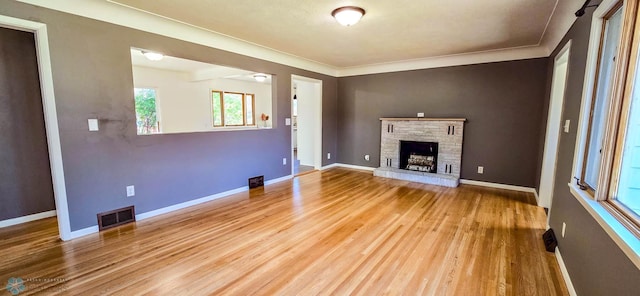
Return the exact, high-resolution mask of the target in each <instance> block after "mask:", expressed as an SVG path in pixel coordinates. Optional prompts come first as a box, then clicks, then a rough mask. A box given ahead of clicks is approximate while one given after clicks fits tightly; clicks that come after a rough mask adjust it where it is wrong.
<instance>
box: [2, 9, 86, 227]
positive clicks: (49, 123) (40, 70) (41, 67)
mask: <svg viewBox="0 0 640 296" xmlns="http://www.w3.org/2000/svg"><path fill="white" fill-rule="evenodd" d="M0 28H6V29H12V30H17V31H22V32H29V33H31V34H33V38H34V40H32V41H31V46H34V47H35V53H36V59H37V66H36V67H37V69H36V72H37V76H38V83H37V84H36V85H35V86H34V88H35V89H36V92H38V91H39V93H40V95H41V102H42V103H41V104H42V105H41V106H40V108H41V110H40V111H43V112H38V113H39V114H40V116H41V117H42V118H43V120H44V130H45V133H46V146H47V147H46V150H47V152H48V158H49V159H48V164H49V174H50V175H49V178H50V184H51V185H52V188H53V196H54V202H55V215H56V216H57V220H58V230H59V233H60V238H61V239H62V240H70V239H72V238H74V233H72V232H71V225H70V221H69V209H68V207H67V193H66V186H65V180H64V169H63V164H62V147H61V144H60V133H59V130H58V118H57V112H56V101H55V95H54V91H53V74H52V70H51V58H50V54H49V40H48V35H47V26H46V25H45V24H43V23H38V22H34V21H28V20H23V19H19V18H14V17H9V16H3V15H0ZM34 216H36V215H34ZM32 217H33V216H32ZM33 218H39V217H33ZM40 218H42V217H40ZM14 221H15V220H14ZM18 222H22V221H18ZM75 236H79V235H78V234H75Z"/></svg>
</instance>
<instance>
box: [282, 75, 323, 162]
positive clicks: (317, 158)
mask: <svg viewBox="0 0 640 296" xmlns="http://www.w3.org/2000/svg"><path fill="white" fill-rule="evenodd" d="M296 80H297V81H300V82H307V83H311V84H313V85H314V87H315V88H316V90H317V93H316V96H315V97H314V98H313V100H314V101H315V102H314V103H315V108H314V109H315V110H316V114H315V117H316V118H317V122H316V123H315V127H316V130H315V132H314V137H313V143H314V144H315V145H314V146H315V147H314V155H313V168H314V169H316V170H319V169H321V168H322V155H323V151H322V80H319V79H314V78H309V77H304V76H299V75H294V74H292V75H291V89H292V90H293V86H294V84H295V81H296ZM290 97H291V98H293V95H292V96H290ZM292 100H293V99H292ZM291 114H293V103H291ZM298 117H300V116H298ZM293 128H294V126H293V122H292V123H291V133H292V134H293ZM296 140H297V139H296ZM293 144H294V143H293V137H291V174H293V170H294V167H293V166H294V161H295V159H294V157H293V147H294V146H293Z"/></svg>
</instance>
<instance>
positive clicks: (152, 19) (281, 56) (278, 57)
mask: <svg viewBox="0 0 640 296" xmlns="http://www.w3.org/2000/svg"><path fill="white" fill-rule="evenodd" d="M18 1H19V2H24V3H28V4H31V5H36V6H41V7H45V8H49V9H53V10H57V11H62V12H66V13H71V14H75V15H79V16H83V17H86V18H91V19H95V20H99V21H103V22H108V23H112V24H116V25H120V26H124V27H129V28H133V29H137V30H142V31H145V32H150V33H154V34H158V35H162V36H166V37H170V38H175V39H178V40H183V41H187V42H193V43H196V44H200V45H204V46H208V47H212V48H218V49H221V50H226V51H230V52H233V53H238V54H241V55H245V56H249V57H253V58H258V59H262V60H267V61H273V62H276V63H280V64H284V65H288V66H292V67H296V68H301V69H305V70H309V71H313V72H317V73H321V74H326V75H330V76H336V68H335V67H332V66H329V65H325V64H323V63H319V62H316V61H312V60H309V59H305V58H302V57H298V56H295V55H292V54H288V53H285V52H282V51H278V50H275V49H271V48H268V47H265V46H261V45H259V44H255V43H251V42H248V41H245V40H241V39H238V38H235V37H233V36H228V35H224V34H221V33H218V32H214V31H211V30H208V29H205V28H202V27H197V26H194V25H190V24H187V23H184V22H180V21H176V20H172V19H169V18H166V17H162V16H159V15H154V14H151V13H148V12H144V11H140V10H136V9H132V8H128V7H126V6H124V5H120V4H116V3H113V2H109V1H102V0H101V1H97V0H94V1H87V0H56V1H42V0H18ZM248 70H251V69H248ZM253 70H257V69H253Z"/></svg>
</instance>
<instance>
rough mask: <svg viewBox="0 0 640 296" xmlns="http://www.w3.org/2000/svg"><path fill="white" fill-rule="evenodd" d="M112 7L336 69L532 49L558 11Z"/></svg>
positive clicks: (373, 3) (456, 4)
mask: <svg viewBox="0 0 640 296" xmlns="http://www.w3.org/2000/svg"><path fill="white" fill-rule="evenodd" d="M581 1H582V0H577V1H575V2H577V3H580V2H581ZM110 2H114V3H119V4H122V5H125V6H128V7H131V8H135V9H138V10H141V11H145V12H149V13H153V14H156V15H160V16H163V17H166V18H170V19H173V20H177V21H180V22H184V23H188V24H191V25H194V26H197V27H201V28H205V29H208V30H211V31H215V32H219V33H222V34H225V35H228V36H233V37H235V38H239V39H242V40H246V41H249V42H252V43H256V44H259V45H262V46H265V47H269V48H272V49H275V50H278V51H282V52H286V53H290V54H293V55H296V56H299V57H304V58H307V59H310V60H314V61H317V62H320V63H324V64H328V65H332V66H336V67H353V66H362V65H368V64H379V63H388V62H394V61H399V60H412V59H421V58H427V57H436V56H450V55H457V54H462V53H470V52H483V51H491V50H497V49H505V48H519V47H528V46H538V45H539V44H540V43H541V40H542V39H543V37H544V35H545V32H546V30H547V25H548V24H549V21H550V19H551V18H552V17H553V16H554V9H555V8H556V5H557V4H558V0H536V1H532V0H447V1H442V0H394V1H389V0H368V1H318V0H271V1H266V2H264V1H260V2H256V1H255V0H233V1H229V0H181V1H174V0H155V1H148V0H110ZM563 2H572V1H566V0H564V1H563ZM343 5H357V6H360V7H363V8H364V9H365V10H366V14H365V16H364V17H363V19H362V20H361V22H360V23H358V24H356V25H355V26H352V27H343V26H340V25H339V24H338V23H337V22H336V21H335V20H334V19H333V17H332V16H331V11H332V10H333V9H335V8H337V7H340V6H343ZM578 8H579V4H578ZM571 17H573V16H572V15H571Z"/></svg>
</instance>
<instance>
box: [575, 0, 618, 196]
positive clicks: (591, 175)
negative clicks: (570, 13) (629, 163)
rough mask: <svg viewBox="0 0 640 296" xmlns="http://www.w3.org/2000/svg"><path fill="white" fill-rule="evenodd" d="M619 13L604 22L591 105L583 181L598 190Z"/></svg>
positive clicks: (614, 60)
mask: <svg viewBox="0 0 640 296" xmlns="http://www.w3.org/2000/svg"><path fill="white" fill-rule="evenodd" d="M616 7H617V8H615V11H613V13H612V14H611V15H610V16H609V17H608V18H607V19H605V22H604V28H603V31H604V35H603V38H602V40H601V43H602V44H601V47H600V48H601V52H600V55H599V61H600V67H599V69H598V71H597V73H598V74H597V75H598V77H597V80H596V83H597V85H596V87H595V89H594V90H595V91H594V98H593V100H592V105H591V113H590V122H589V144H588V146H587V148H586V159H585V162H586V163H585V165H584V169H583V173H582V180H584V183H585V184H586V185H588V186H589V188H590V189H591V190H594V191H595V189H596V187H597V183H598V173H599V172H600V162H601V160H602V159H601V155H602V145H603V139H604V138H603V137H604V128H605V124H606V115H607V112H606V111H607V110H606V107H607V106H606V103H607V101H608V95H609V94H610V92H611V81H612V74H613V70H614V68H615V65H616V54H617V49H618V45H619V43H620V30H621V28H622V7H621V6H619V5H618V6H616Z"/></svg>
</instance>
